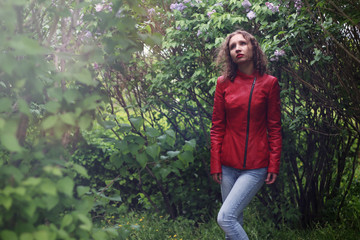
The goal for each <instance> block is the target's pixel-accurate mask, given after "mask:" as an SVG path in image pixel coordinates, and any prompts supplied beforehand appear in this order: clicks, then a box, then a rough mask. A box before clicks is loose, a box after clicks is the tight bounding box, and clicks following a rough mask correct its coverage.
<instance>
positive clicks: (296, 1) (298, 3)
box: [294, 0, 302, 11]
mask: <svg viewBox="0 0 360 240" xmlns="http://www.w3.org/2000/svg"><path fill="white" fill-rule="evenodd" d="M294 6H295V8H296V10H298V11H299V10H300V9H301V8H302V2H301V0H294Z"/></svg>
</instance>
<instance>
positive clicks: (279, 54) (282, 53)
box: [274, 49, 285, 57]
mask: <svg viewBox="0 0 360 240" xmlns="http://www.w3.org/2000/svg"><path fill="white" fill-rule="evenodd" d="M274 55H275V56H277V57H280V56H284V55H285V51H284V50H282V49H280V50H275V52H274Z"/></svg>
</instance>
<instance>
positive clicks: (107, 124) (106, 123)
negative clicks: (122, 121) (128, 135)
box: [101, 121, 117, 129]
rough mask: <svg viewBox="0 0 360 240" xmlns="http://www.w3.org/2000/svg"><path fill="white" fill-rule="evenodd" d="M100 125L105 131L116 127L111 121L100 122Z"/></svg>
mask: <svg viewBox="0 0 360 240" xmlns="http://www.w3.org/2000/svg"><path fill="white" fill-rule="evenodd" d="M101 125H102V126H103V127H104V128H105V129H112V128H114V127H116V125H117V124H116V122H113V121H103V122H101Z"/></svg>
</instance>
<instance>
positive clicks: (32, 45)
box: [9, 35, 49, 56]
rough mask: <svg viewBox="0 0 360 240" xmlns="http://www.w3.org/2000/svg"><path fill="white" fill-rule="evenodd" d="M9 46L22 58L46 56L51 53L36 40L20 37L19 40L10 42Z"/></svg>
mask: <svg viewBox="0 0 360 240" xmlns="http://www.w3.org/2000/svg"><path fill="white" fill-rule="evenodd" d="M9 45H10V46H11V47H12V48H14V49H15V50H16V52H18V53H19V54H21V55H22V56H24V55H39V54H46V53H48V52H49V51H48V50H46V49H45V48H43V47H41V46H40V45H39V43H38V42H37V41H36V40H34V39H30V38H27V37H25V36H20V35H19V36H18V37H17V38H13V39H12V40H11V41H10V42H9Z"/></svg>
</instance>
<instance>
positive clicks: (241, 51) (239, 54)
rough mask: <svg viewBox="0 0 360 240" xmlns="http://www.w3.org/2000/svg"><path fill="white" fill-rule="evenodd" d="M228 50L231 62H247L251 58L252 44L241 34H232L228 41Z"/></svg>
mask: <svg viewBox="0 0 360 240" xmlns="http://www.w3.org/2000/svg"><path fill="white" fill-rule="evenodd" d="M229 51H230V56H231V59H232V60H233V62H234V63H235V64H237V65H239V66H240V65H243V64H249V63H252V60H253V50H252V45H251V42H250V41H249V40H246V39H245V38H244V36H243V35H242V34H236V35H234V36H233V37H232V38H231V39H230V41H229Z"/></svg>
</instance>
